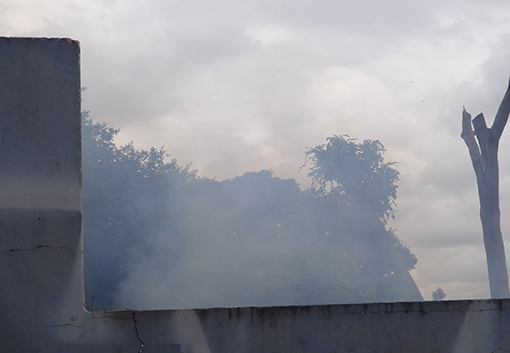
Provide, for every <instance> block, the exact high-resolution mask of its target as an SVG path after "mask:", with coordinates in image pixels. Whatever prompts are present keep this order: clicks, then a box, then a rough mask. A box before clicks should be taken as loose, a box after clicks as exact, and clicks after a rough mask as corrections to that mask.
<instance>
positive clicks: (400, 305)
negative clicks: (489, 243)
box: [92, 299, 510, 316]
mask: <svg viewBox="0 0 510 353" xmlns="http://www.w3.org/2000/svg"><path fill="white" fill-rule="evenodd" d="M487 310H496V311H501V310H510V299H469V300H441V301H422V302H382V303H355V304H330V305H323V304H322V305H289V306H267V307H260V306H259V307H257V306H253V307H225V308H219V307H218V308H190V309H161V310H157V309H156V310H137V309H126V310H112V311H100V312H99V311H96V312H92V313H95V314H96V315H100V316H101V315H105V316H109V315H113V316H117V315H120V316H123V315H126V313H130V312H133V311H134V312H137V313H140V314H142V315H144V314H147V315H168V314H172V313H179V312H181V313H185V312H195V313H202V314H201V315H208V314H211V313H214V312H222V311H223V312H229V313H230V314H229V315H232V312H236V313H238V314H240V313H241V312H246V311H254V312H257V315H263V316H264V315H269V316H271V315H274V314H278V315H286V314H287V315H292V316H294V315H296V314H299V313H305V312H311V311H316V312H329V313H331V312H334V313H336V314H361V315H364V314H392V313H395V314H396V313H405V314H408V313H413V312H414V313H420V314H425V313H431V312H443V311H447V312H467V311H487Z"/></svg>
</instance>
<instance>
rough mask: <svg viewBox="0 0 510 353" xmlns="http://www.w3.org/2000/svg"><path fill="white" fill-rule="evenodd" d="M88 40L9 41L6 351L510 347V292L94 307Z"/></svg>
mask: <svg viewBox="0 0 510 353" xmlns="http://www.w3.org/2000/svg"><path fill="white" fill-rule="evenodd" d="M79 81H80V80H79V45H78V43H77V42H74V41H70V40H65V39H51V40H48V39H30V38H17V39H13V38H0V268H1V272H0V281H1V286H0V317H1V320H0V352H78V353H80V352H83V353H85V352H94V353H96V352H105V353H110V352H116V353H120V352H168V353H170V352H171V353H202V352H206V353H207V352H210V353H216V352H218V353H220V352H221V353H229V352H232V353H234V352H235V353H243V352H246V353H252V352H253V353H255V352H256V353H264V352H267V353H270V352H294V353H299V352H314V353H315V352H319V353H320V352H406V353H407V352H418V353H420V352H424V353H425V352H427V353H429V352H455V353H457V352H458V353H461V352H462V353H466V352H467V353H469V352H477V353H478V352H482V353H483V352H487V353H489V352H505V351H507V352H509V351H510V300H478V301H477V300H466V301H450V302H411V303H379V304H356V305H327V306H294V307H269V308H220V309H200V310H193V309H190V310H168V311H157V310H156V311H114V312H86V311H85V310H84V308H83V302H84V298H83V250H82V249H83V247H82V234H81V214H82V213H81V173H80V97H79V94H80V82H79Z"/></svg>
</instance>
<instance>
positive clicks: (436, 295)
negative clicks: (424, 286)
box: [432, 288, 446, 300]
mask: <svg viewBox="0 0 510 353" xmlns="http://www.w3.org/2000/svg"><path fill="white" fill-rule="evenodd" d="M444 298H446V293H445V292H444V290H443V289H442V288H438V289H436V290H435V291H433V292H432V300H443V299H444Z"/></svg>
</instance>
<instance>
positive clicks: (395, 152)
mask: <svg viewBox="0 0 510 353" xmlns="http://www.w3.org/2000/svg"><path fill="white" fill-rule="evenodd" d="M0 8H1V9H2V11H1V12H0V35H1V36H8V37H11V36H12V37H67V38H72V39H75V40H78V41H80V43H81V50H82V53H81V68H82V86H83V87H86V90H85V92H84V93H83V95H82V98H83V104H82V108H83V109H84V110H88V111H90V116H91V117H92V119H94V120H95V121H98V122H106V123H108V124H109V125H110V126H112V127H115V128H120V129H121V131H120V133H119V135H118V138H117V142H118V143H119V144H125V143H127V142H129V141H133V142H134V145H135V147H136V148H143V149H146V148H149V147H152V146H155V147H161V146H164V148H165V149H166V150H167V151H168V153H169V154H170V155H171V156H172V157H173V158H176V159H177V160H178V161H179V163H180V164H181V165H185V164H188V163H190V162H192V165H193V167H194V168H195V169H197V170H198V173H199V175H202V176H207V177H216V179H218V180H223V179H226V178H233V177H235V176H238V175H242V174H244V173H245V172H248V171H259V170H262V169H270V170H272V171H273V172H274V173H275V175H276V176H278V177H281V178H293V179H296V180H297V181H298V182H299V183H300V184H301V187H302V188H306V187H307V186H308V178H307V175H306V174H307V172H306V170H302V171H301V172H300V171H299V169H300V167H301V166H302V165H303V162H304V159H305V152H306V150H307V147H313V146H316V145H319V144H322V143H325V142H326V138H327V137H330V136H333V135H343V134H347V135H349V136H351V137H353V138H357V139H360V140H364V139H373V140H379V141H381V143H382V144H383V145H384V146H385V148H386V150H387V151H386V154H385V159H386V161H396V162H399V165H398V170H399V171H400V180H401V183H400V184H399V189H398V197H397V205H398V208H397V214H396V219H395V220H394V221H392V222H391V224H390V226H391V227H393V228H395V229H396V233H397V235H398V236H399V238H400V239H402V240H403V241H405V242H406V243H407V244H408V245H409V247H410V248H411V251H412V252H413V253H414V254H415V255H416V257H417V258H418V264H417V267H416V269H415V270H413V271H412V272H411V274H412V276H413V278H414V280H415V282H416V283H417V285H418V287H419V288H420V290H421V292H422V295H423V297H424V298H425V299H428V300H430V299H431V298H432V291H434V290H435V289H436V288H438V287H441V288H442V289H443V290H444V291H445V293H446V294H447V297H446V299H467V298H488V297H489V286H488V281H487V267H486V261H485V252H484V248H483V241H482V234H481V225H480V220H479V218H478V209H479V206H478V197H477V189H476V182H475V175H474V171H473V169H472V166H471V161H470V159H469V155H468V151H467V147H466V146H465V145H464V142H463V141H462V139H461V138H460V130H461V112H462V107H463V106H465V107H466V109H467V110H468V111H469V112H470V113H471V114H472V115H473V116H475V115H476V114H478V113H480V112H483V113H484V114H485V116H486V119H487V123H488V124H489V126H490V124H492V120H493V117H494V114H495V112H496V110H497V108H498V106H499V103H500V101H501V98H502V96H503V94H504V92H505V89H506V86H507V83H508V76H509V75H510V2H508V1H505V0H483V1H482V0H467V1H466V0H463V1H460V0H451V1H444V0H441V1H439V0H431V1H414V0H407V1H404V0H388V1H384V2H382V1H376V0H360V1H356V2H354V1H346V0H338V1H325V0H314V1H311V0H294V1H289V0H271V1H267V0H257V1H254V0H236V1H232V0H216V1H214V2H213V1H206V0H187V1H183V0H169V1H161V0H159V1H156V0H143V1H141V0H124V1H119V0H54V1H49V0H0ZM509 150H510V133H509V132H505V133H503V137H502V139H501V144H500V155H499V159H500V195H501V211H502V229H503V235H504V238H505V242H506V244H507V247H506V248H507V258H509V257H510V252H509V250H510V152H509Z"/></svg>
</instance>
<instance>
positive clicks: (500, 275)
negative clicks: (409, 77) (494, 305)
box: [460, 82, 510, 298]
mask: <svg viewBox="0 0 510 353" xmlns="http://www.w3.org/2000/svg"><path fill="white" fill-rule="evenodd" d="M509 113H510V82H509V86H508V88H507V90H506V93H505V96H504V97H503V101H502V102H501V104H500V105H499V109H498V112H497V114H496V118H495V119H494V122H493V124H492V127H491V128H490V129H489V128H488V127H487V125H486V123H485V118H484V116H483V113H480V114H478V115H477V116H476V117H475V118H474V119H473V121H471V114H469V113H468V112H467V111H466V109H465V108H464V110H463V112H462V134H461V135H460V136H461V137H462V139H463V140H464V142H465V143H466V145H467V147H468V150H469V155H470V157H471V162H472V163H473V168H474V170H475V175H476V182H477V184H478V196H479V199H480V219H481V221H482V230H483V241H484V245H485V254H486V256H487V268H488V272H489V286H490V291H491V298H508V297H510V292H509V288H508V273H507V268H506V259H505V246H504V244H503V236H502V234H501V226H500V210H499V166H498V146H499V139H500V138H501V134H502V133H503V129H504V128H505V125H506V122H507V120H508V114H509ZM471 123H472V124H473V125H472V126H473V127H474V130H473V127H472V126H471ZM475 136H476V139H475ZM477 141H478V142H477Z"/></svg>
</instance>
